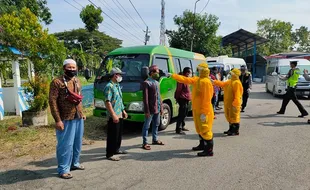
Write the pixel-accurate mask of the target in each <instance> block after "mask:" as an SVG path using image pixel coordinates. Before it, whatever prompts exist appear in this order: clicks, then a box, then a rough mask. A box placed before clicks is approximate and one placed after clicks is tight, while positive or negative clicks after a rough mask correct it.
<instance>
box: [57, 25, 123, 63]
mask: <svg viewBox="0 0 310 190" xmlns="http://www.w3.org/2000/svg"><path fill="white" fill-rule="evenodd" d="M90 35H91V34H90V32H89V31H87V30H86V29H82V28H80V29H74V30H71V31H65V32H59V33H55V36H56V37H57V38H58V40H61V41H63V42H64V45H65V46H66V47H67V48H68V49H69V51H70V54H71V57H73V58H74V59H75V60H77V63H78V65H79V67H80V68H81V67H82V66H89V67H92V68H96V67H97V66H98V64H99V62H100V61H101V59H103V57H104V52H106V51H112V50H114V49H116V48H119V47H121V44H122V41H121V40H119V39H116V38H112V37H110V36H108V35H106V34H105V33H103V32H99V31H97V30H95V31H94V32H92V37H93V55H94V65H91V62H90V61H89V60H90V59H91V50H92V42H91V41H90V40H89V36H90Z"/></svg>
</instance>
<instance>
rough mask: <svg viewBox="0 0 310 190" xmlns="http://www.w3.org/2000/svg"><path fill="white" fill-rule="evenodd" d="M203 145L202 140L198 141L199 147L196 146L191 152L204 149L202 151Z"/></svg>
mask: <svg viewBox="0 0 310 190" xmlns="http://www.w3.org/2000/svg"><path fill="white" fill-rule="evenodd" d="M203 144H204V142H203V140H200V141H199V145H198V146H196V147H193V148H192V150H193V151H200V150H204V149H203V148H204V146H203Z"/></svg>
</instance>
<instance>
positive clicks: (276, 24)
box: [257, 19, 294, 55]
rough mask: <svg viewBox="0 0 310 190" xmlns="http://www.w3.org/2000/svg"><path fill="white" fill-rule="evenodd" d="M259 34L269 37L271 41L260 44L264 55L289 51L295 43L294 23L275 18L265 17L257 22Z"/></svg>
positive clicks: (261, 52) (259, 49)
mask: <svg viewBox="0 0 310 190" xmlns="http://www.w3.org/2000/svg"><path fill="white" fill-rule="evenodd" d="M257 28H258V29H257V34H258V35H260V36H262V37H264V38H266V39H268V40H269V42H267V43H266V44H264V45H262V46H260V47H259V48H258V51H259V53H260V54H262V55H271V54H275V53H280V52H287V51H289V50H290V48H291V47H292V46H293V45H294V41H293V38H292V28H293V24H292V23H290V22H285V21H281V20H275V19H263V20H260V21H258V22H257Z"/></svg>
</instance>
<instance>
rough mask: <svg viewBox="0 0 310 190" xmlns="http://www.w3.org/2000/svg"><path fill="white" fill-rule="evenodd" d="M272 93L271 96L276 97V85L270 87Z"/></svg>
mask: <svg viewBox="0 0 310 190" xmlns="http://www.w3.org/2000/svg"><path fill="white" fill-rule="evenodd" d="M272 95H273V97H277V94H276V87H275V86H274V87H273V89H272Z"/></svg>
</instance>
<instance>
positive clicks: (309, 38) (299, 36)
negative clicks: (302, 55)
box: [293, 26, 310, 52]
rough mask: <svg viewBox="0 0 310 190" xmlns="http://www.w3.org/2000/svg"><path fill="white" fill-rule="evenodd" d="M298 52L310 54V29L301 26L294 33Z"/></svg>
mask: <svg viewBox="0 0 310 190" xmlns="http://www.w3.org/2000/svg"><path fill="white" fill-rule="evenodd" d="M293 39H294V42H295V44H296V45H297V51H302V52H310V31H309V29H308V27H305V26H301V27H300V28H298V29H296V30H295V32H294V33H293Z"/></svg>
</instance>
